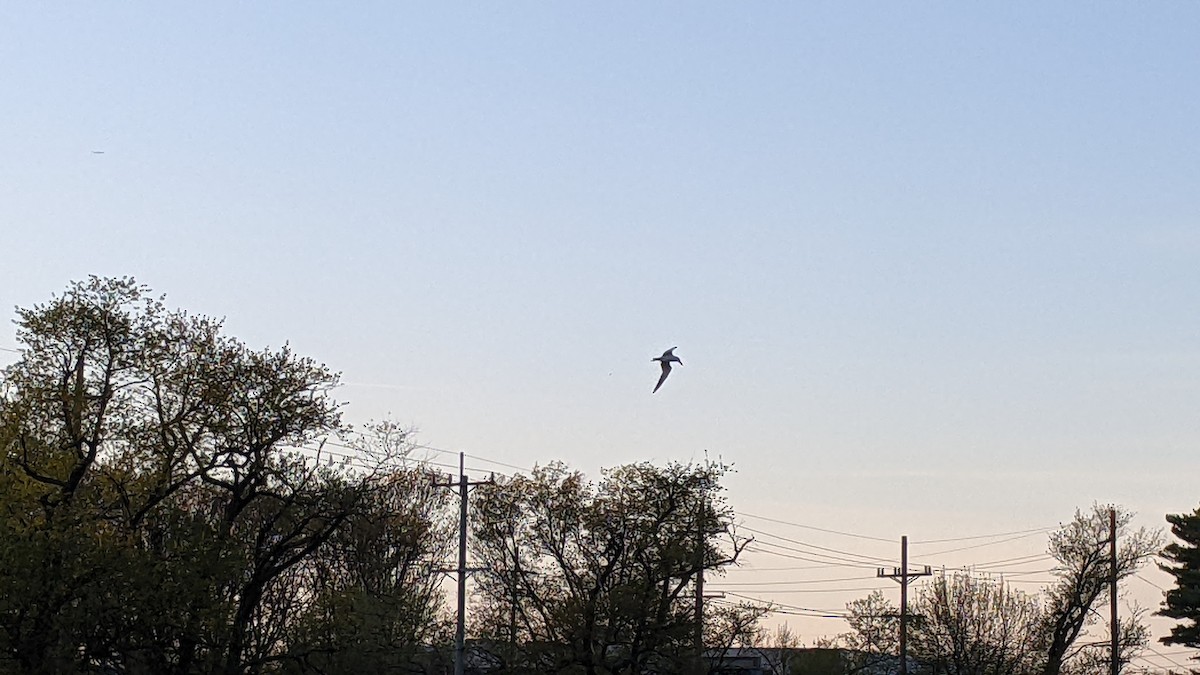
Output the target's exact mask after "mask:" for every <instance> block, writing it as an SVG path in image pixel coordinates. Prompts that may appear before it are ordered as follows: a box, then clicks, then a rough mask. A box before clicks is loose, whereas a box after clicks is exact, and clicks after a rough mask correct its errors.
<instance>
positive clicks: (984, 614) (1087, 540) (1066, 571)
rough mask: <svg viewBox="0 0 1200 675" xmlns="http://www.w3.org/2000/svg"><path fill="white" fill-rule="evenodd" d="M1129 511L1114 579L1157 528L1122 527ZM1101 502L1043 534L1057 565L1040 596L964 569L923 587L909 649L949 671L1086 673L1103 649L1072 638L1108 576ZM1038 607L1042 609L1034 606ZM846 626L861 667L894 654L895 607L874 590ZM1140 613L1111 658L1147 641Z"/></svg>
mask: <svg viewBox="0 0 1200 675" xmlns="http://www.w3.org/2000/svg"><path fill="white" fill-rule="evenodd" d="M1131 518H1132V515H1131V514H1130V513H1128V512H1126V511H1122V510H1120V509H1118V510H1117V524H1118V528H1119V529H1120V528H1124V529H1125V531H1124V532H1119V549H1118V554H1117V566H1116V571H1117V578H1118V580H1119V579H1124V578H1128V577H1129V576H1130V575H1132V574H1134V573H1135V572H1136V571H1137V569H1138V568H1139V567H1140V566H1141V565H1143V564H1145V562H1146V560H1147V559H1148V558H1149V556H1151V555H1153V554H1154V552H1155V551H1156V550H1157V549H1158V547H1159V545H1160V543H1159V536H1158V534H1157V533H1156V532H1151V531H1147V530H1146V529H1145V528H1140V529H1138V530H1136V531H1132V532H1131V531H1128V530H1129V527H1128V526H1129V521H1130V519H1131ZM1109 536H1110V533H1109V522H1108V508H1107V507H1104V508H1101V507H1100V506H1093V507H1092V509H1091V510H1090V511H1088V512H1086V513H1085V512H1079V511H1077V512H1076V514H1075V518H1074V519H1073V520H1072V521H1071V522H1070V523H1068V524H1066V525H1063V526H1062V527H1061V528H1060V529H1059V530H1057V531H1056V532H1054V533H1052V534H1051V535H1050V544H1049V554H1050V555H1051V556H1052V557H1053V558H1054V559H1055V560H1056V561H1057V562H1058V566H1057V567H1056V569H1055V570H1054V571H1053V574H1054V575H1055V576H1056V577H1057V579H1056V580H1055V582H1054V583H1052V584H1051V585H1050V586H1049V587H1048V588H1046V589H1044V590H1043V591H1042V593H1041V594H1040V596H1038V597H1036V598H1035V597H1030V596H1026V595H1024V594H1021V593H1017V592H1014V591H1011V590H1008V589H1007V588H1005V587H1004V586H1003V585H1001V584H999V583H998V582H992V581H988V580H981V579H976V578H973V577H970V576H968V575H962V574H960V575H954V576H951V577H950V578H946V577H940V578H937V579H935V580H933V582H932V583H930V584H927V585H925V586H923V587H922V588H921V589H920V590H919V591H918V595H917V599H916V601H915V602H914V604H913V613H914V615H915V616H916V618H917V620H916V621H914V622H913V624H912V625H911V627H910V650H909V651H910V655H911V656H912V657H913V658H914V659H916V660H918V661H921V662H924V663H925V664H926V665H927V666H929V667H932V668H935V669H939V670H940V671H942V672H951V673H1029V672H1039V673H1042V674H1043V675H1059V674H1060V673H1087V672H1092V670H1094V669H1095V665H1096V664H1098V663H1103V662H1104V661H1105V660H1106V659H1107V658H1108V655H1107V653H1106V652H1104V651H1102V650H1099V649H1095V648H1093V647H1102V646H1106V645H1107V644H1108V643H1107V641H1105V642H1103V643H1081V642H1080V640H1079V638H1080V636H1081V635H1082V634H1083V633H1084V632H1085V630H1086V629H1087V628H1088V626H1090V625H1092V624H1094V623H1095V622H1096V617H1097V615H1098V613H1097V611H1096V606H1097V605H1098V604H1100V603H1101V602H1102V601H1103V600H1104V599H1105V598H1107V593H1108V589H1109V580H1110V579H1111V575H1112V564H1111V561H1110V559H1109ZM1039 607H1040V611H1039V610H1038V608H1039ZM847 609H848V611H849V618H848V619H847V621H848V622H849V623H850V626H851V629H852V630H851V632H850V633H848V634H846V635H843V636H842V641H843V642H844V643H845V644H846V645H847V647H849V648H850V649H852V650H854V651H855V652H856V653H857V655H856V656H855V657H854V658H855V659H856V660H857V663H856V664H854V665H855V667H858V668H863V667H867V666H869V665H870V664H871V663H872V662H874V663H879V662H880V661H881V660H883V659H884V658H885V657H886V655H894V654H895V653H896V644H895V639H896V635H897V633H896V623H898V621H897V614H896V610H895V609H894V608H893V607H892V606H891V605H890V604H889V603H888V602H887V601H886V600H885V599H884V598H883V595H882V594H881V593H879V592H876V593H872V595H871V596H868V597H867V598H864V599H861V600H856V601H854V602H852V603H850V604H849V605H847ZM1142 619H1143V613H1142V612H1141V611H1140V610H1138V609H1136V608H1135V609H1134V611H1133V612H1132V613H1127V614H1126V617H1125V618H1124V619H1123V620H1122V622H1121V625H1120V626H1119V628H1118V647H1119V650H1120V653H1119V654H1118V658H1119V659H1120V660H1121V662H1128V661H1129V659H1131V658H1133V656H1135V655H1136V653H1137V651H1138V650H1139V649H1140V648H1141V647H1142V646H1143V645H1145V643H1146V640H1147V636H1148V631H1147V628H1146V626H1145V625H1144V623H1143V622H1142Z"/></svg>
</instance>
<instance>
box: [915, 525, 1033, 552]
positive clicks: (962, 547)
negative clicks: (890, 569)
mask: <svg viewBox="0 0 1200 675" xmlns="http://www.w3.org/2000/svg"><path fill="white" fill-rule="evenodd" d="M1042 531H1043V530H1036V531H1032V532H1028V533H1026V534H1019V535H1017V536H1014V537H1009V538H1008V539H1000V540H998V541H989V542H986V543H983V544H974V545H972V546H960V547H959V548H949V549H946V550H944V551H934V552H932V553H926V554H925V555H926V556H935V555H945V554H947V553H958V552H959V551H970V550H972V549H976V548H985V547H987V546H997V545H999V544H1006V543H1008V542H1010V541H1016V540H1018V539H1025V538H1027V537H1032V536H1033V535H1035V534H1038V533H1040V532H1042Z"/></svg>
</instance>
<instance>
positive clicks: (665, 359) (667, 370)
mask: <svg viewBox="0 0 1200 675" xmlns="http://www.w3.org/2000/svg"><path fill="white" fill-rule="evenodd" d="M676 349H679V347H671V348H670V349H668V350H667V351H665V352H663V353H662V356H656V357H654V358H652V359H650V360H651V361H658V363H659V365H661V366H662V375H661V376H659V378H658V384H656V385H654V391H652V392H650V393H651V394H653V393H654V392H655V391H658V388H659V387H661V386H662V385H663V382H666V381H667V376H668V375H670V374H671V363H672V362H674V363H678V364H679V365H681V366H682V365H683V361H682V360H681V359H680V358H679V357H678V356H675V355H674V354H672V353H671V352H674V351H675V350H676Z"/></svg>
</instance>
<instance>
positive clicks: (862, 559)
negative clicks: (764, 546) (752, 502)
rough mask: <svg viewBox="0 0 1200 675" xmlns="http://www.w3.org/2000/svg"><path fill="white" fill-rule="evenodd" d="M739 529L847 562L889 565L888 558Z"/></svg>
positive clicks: (759, 531)
mask: <svg viewBox="0 0 1200 675" xmlns="http://www.w3.org/2000/svg"><path fill="white" fill-rule="evenodd" d="M741 529H744V530H746V531H748V532H753V533H755V534H761V535H763V536H765V537H771V538H772V539H779V540H780V541H786V542H788V543H789V544H796V545H798V546H805V547H808V548H812V549H817V550H818V551H828V552H829V553H836V554H838V555H841V556H847V557H846V558H845V559H847V560H853V561H855V562H871V563H880V562H886V563H889V564H890V563H891V560H890V559H888V558H880V557H877V556H871V555H863V554H861V553H854V552H853V551H843V550H841V549H836V548H829V547H827V546H818V545H816V544H810V543H808V542H805V541H800V540H799V539H792V538H790V537H784V536H782V535H778V534H774V533H772V532H766V531H764V530H758V529H755V528H753V527H745V526H743V527H742V528H741ZM811 555H823V554H821V553H812V554H811ZM824 557H833V556H824ZM855 559H857V560H855Z"/></svg>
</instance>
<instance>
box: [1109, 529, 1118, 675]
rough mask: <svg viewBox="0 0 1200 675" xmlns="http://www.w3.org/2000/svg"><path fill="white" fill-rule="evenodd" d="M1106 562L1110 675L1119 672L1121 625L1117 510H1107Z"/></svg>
mask: <svg viewBox="0 0 1200 675" xmlns="http://www.w3.org/2000/svg"><path fill="white" fill-rule="evenodd" d="M1108 560H1109V564H1110V565H1111V566H1112V574H1111V575H1110V576H1109V579H1108V611H1109V624H1110V629H1111V630H1112V675H1118V674H1119V673H1120V672H1121V644H1120V634H1121V625H1120V624H1119V623H1117V510H1116V509H1115V508H1113V507H1109V509H1108Z"/></svg>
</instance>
